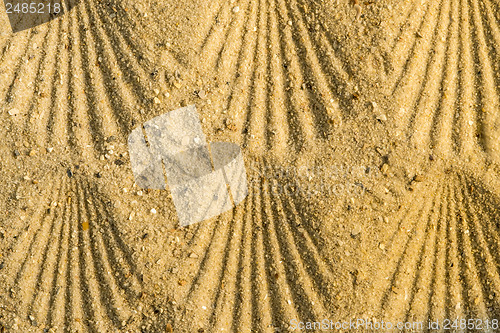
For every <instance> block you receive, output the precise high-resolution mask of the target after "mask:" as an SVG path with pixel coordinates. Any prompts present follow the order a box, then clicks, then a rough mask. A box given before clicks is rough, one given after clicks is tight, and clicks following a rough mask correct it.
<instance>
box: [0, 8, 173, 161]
mask: <svg viewBox="0 0 500 333" xmlns="http://www.w3.org/2000/svg"><path fill="white" fill-rule="evenodd" d="M69 7H70V10H68V11H67V12H66V13H65V14H64V15H62V16H60V17H58V18H56V19H54V20H52V21H50V22H48V23H46V24H43V25H40V26H37V27H34V28H31V29H28V30H24V31H21V32H18V33H15V34H12V33H11V32H10V28H9V26H8V21H5V22H4V28H3V31H2V36H1V38H0V50H1V53H0V63H1V64H2V67H1V74H0V75H1V77H2V79H1V81H2V84H0V107H1V108H2V110H4V111H5V113H2V116H1V118H0V121H2V122H3V124H4V126H6V127H9V128H12V130H11V131H10V133H12V135H14V136H15V137H16V138H18V137H19V135H21V136H24V137H25V138H28V137H29V138H31V139H32V140H33V141H34V143H35V144H36V145H38V146H40V147H54V146H58V145H59V146H62V147H68V148H70V149H71V150H72V151H74V152H75V153H77V154H78V155H81V154H87V152H88V151H90V152H91V154H90V157H92V154H93V153H95V155H96V156H99V155H100V154H102V153H103V152H104V147H103V142H104V140H105V139H106V138H108V137H110V136H115V137H117V138H126V137H127V136H128V134H129V132H130V131H131V130H132V129H133V128H134V127H135V126H137V124H138V123H141V122H142V121H144V120H146V119H143V118H142V114H141V113H140V110H142V109H149V108H151V107H152V105H153V104H154V103H153V92H152V89H151V84H152V81H153V79H154V77H153V74H154V67H155V66H154V60H153V61H150V60H149V59H151V58H152V56H150V55H149V54H146V51H144V50H146V49H147V47H146V46H144V45H142V44H143V43H142V42H143V41H144V40H143V39H141V38H140V37H139V36H138V35H140V33H139V26H140V24H139V23H137V22H135V16H138V15H135V16H134V12H135V10H134V8H133V6H132V7H130V8H125V7H123V6H121V5H120V3H115V2H106V3H104V2H100V1H72V2H70V6H69ZM118 10H119V15H117V14H116V12H117V11H118ZM134 28H135V29H134ZM172 59H173V58H172ZM173 63H175V60H173ZM4 135H5V134H4ZM89 148H91V149H90V150H89ZM85 156H89V155H88V154H87V155H85Z"/></svg>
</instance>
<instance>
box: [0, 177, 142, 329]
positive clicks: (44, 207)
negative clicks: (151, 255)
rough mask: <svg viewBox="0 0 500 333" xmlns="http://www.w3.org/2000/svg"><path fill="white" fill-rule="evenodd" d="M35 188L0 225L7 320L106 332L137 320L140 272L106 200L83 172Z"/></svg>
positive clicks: (2, 295) (33, 326)
mask: <svg viewBox="0 0 500 333" xmlns="http://www.w3.org/2000/svg"><path fill="white" fill-rule="evenodd" d="M41 184H44V185H41ZM23 186H24V185H23ZM23 191H24V189H22V188H18V189H17V190H16V193H18V194H16V195H19V193H23ZM38 192H39V193H37V195H34V196H30V198H31V199H30V200H31V204H28V205H26V206H24V205H25V203H24V202H25V201H24V200H22V199H23V197H20V200H19V201H18V205H17V206H18V207H16V208H13V209H12V212H11V214H10V217H9V225H8V226H6V227H5V228H4V229H3V232H4V233H3V236H4V237H5V239H8V240H9V244H8V246H7V248H6V252H5V253H3V256H2V263H1V266H2V270H1V275H0V278H1V279H2V282H3V283H4V285H5V286H7V287H6V288H5V289H3V290H2V292H1V293H0V299H1V303H2V311H3V312H4V316H5V317H4V320H5V319H8V318H9V317H10V316H9V315H10V314H15V317H17V318H21V319H22V321H20V322H19V324H20V325H27V326H26V327H24V326H23V327H20V329H21V328H22V330H24V331H27V330H35V331H38V330H44V329H45V330H49V329H53V330H55V331H61V330H65V331H66V330H72V329H73V330H78V331H82V330H83V331H88V332H104V331H107V330H109V329H111V328H112V327H114V329H123V330H126V329H128V328H129V327H131V326H133V325H135V324H137V315H136V314H137V311H136V307H137V306H138V300H139V298H140V296H141V290H142V277H141V275H140V274H139V273H138V270H137V268H136V266H135V263H134V261H133V259H132V256H131V251H130V249H129V247H128V246H127V244H126V242H125V241H124V239H123V236H122V235H121V233H120V225H119V224H120V221H118V220H117V217H116V214H114V213H113V210H112V208H110V207H111V201H110V200H109V199H107V198H106V196H105V195H104V194H101V193H100V191H99V189H98V188H97V187H96V185H95V184H93V183H92V182H91V181H89V180H88V179H86V178H85V177H83V176H75V177H73V178H68V177H67V176H66V174H65V173H63V174H62V175H58V174H55V175H52V177H51V179H46V180H44V181H42V182H41V183H40V186H38ZM34 198H37V199H38V201H37V202H35V201H34V200H33V199H34ZM5 310H7V312H5Z"/></svg>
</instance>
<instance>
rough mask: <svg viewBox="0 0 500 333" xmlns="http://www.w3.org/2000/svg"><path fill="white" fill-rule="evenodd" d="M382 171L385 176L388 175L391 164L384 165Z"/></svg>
mask: <svg viewBox="0 0 500 333" xmlns="http://www.w3.org/2000/svg"><path fill="white" fill-rule="evenodd" d="M380 171H381V172H382V173H383V174H384V175H387V173H388V172H389V164H387V163H384V165H382V167H381V168H380Z"/></svg>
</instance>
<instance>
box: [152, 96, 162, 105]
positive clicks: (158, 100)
mask: <svg viewBox="0 0 500 333" xmlns="http://www.w3.org/2000/svg"><path fill="white" fill-rule="evenodd" d="M153 101H154V103H155V104H160V103H161V102H160V99H159V98H158V97H155V98H154V99H153Z"/></svg>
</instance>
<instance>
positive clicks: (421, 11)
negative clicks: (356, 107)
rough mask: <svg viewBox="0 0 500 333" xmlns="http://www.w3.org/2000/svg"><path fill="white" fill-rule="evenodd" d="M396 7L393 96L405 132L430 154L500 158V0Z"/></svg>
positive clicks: (445, 1)
mask: <svg viewBox="0 0 500 333" xmlns="http://www.w3.org/2000/svg"><path fill="white" fill-rule="evenodd" d="M393 13H394V14H393V16H392V17H391V21H389V22H390V23H388V25H390V26H392V27H393V29H394V30H393V31H394V33H393V34H392V35H389V38H388V39H389V41H390V44H389V45H390V50H389V52H388V54H389V55H390V58H391V61H390V64H391V65H390V68H388V73H389V74H388V77H387V84H386V87H387V91H386V94H387V95H394V98H395V103H394V111H393V112H394V123H395V126H396V129H397V130H398V132H399V135H400V137H401V138H402V139H404V140H408V141H409V143H410V145H411V146H412V147H415V148H417V149H418V150H421V151H424V152H426V153H427V155H428V154H429V152H432V151H434V152H436V153H438V154H442V155H443V156H446V157H452V156H459V157H461V158H465V159H468V158H470V157H473V156H474V155H477V156H483V157H486V158H487V159H488V160H490V161H491V160H493V161H496V162H498V160H499V157H500V151H499V142H500V141H499V140H498V138H499V134H500V118H499V116H498V114H499V113H498V110H499V107H500V104H499V103H500V100H499V98H500V88H499V87H500V68H499V62H498V59H499V54H500V53H499V52H500V12H499V10H498V2H496V1H492V0H441V1H420V0H417V1H406V2H400V3H399V4H397V6H396V7H395V8H394V9H393Z"/></svg>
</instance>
